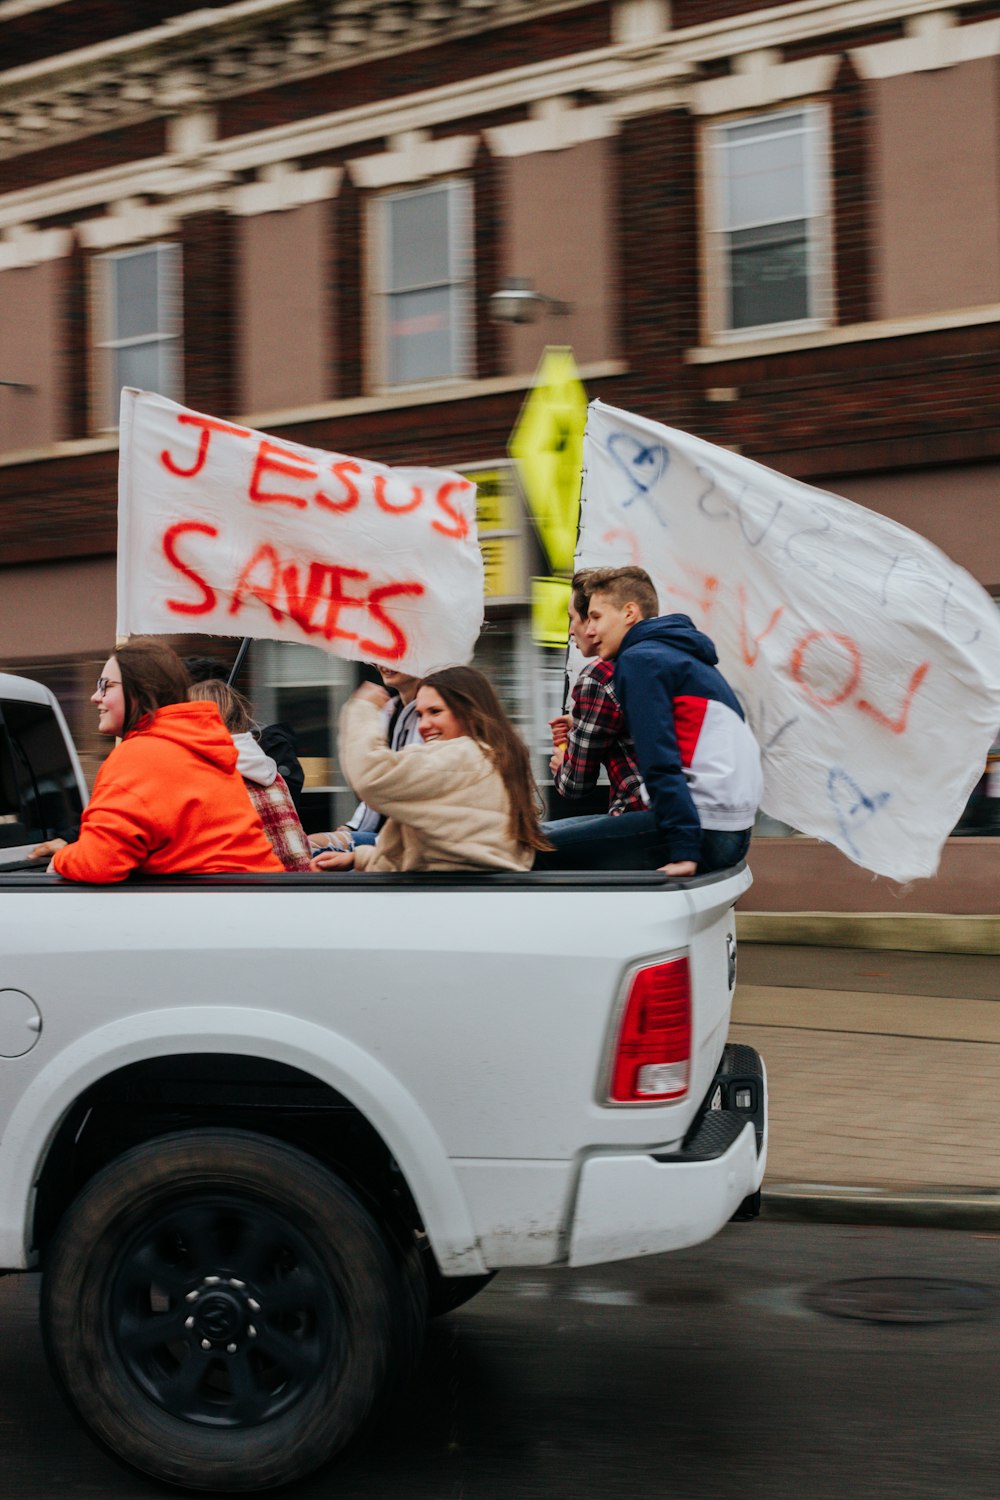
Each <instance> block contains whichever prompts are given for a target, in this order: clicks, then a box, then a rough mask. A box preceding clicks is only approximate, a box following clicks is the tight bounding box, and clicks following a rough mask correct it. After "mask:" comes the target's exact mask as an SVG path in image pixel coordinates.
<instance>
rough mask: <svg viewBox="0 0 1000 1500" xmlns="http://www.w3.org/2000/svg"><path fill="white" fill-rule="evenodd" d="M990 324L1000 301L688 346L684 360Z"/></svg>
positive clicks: (725, 358) (999, 312) (728, 360)
mask: <svg viewBox="0 0 1000 1500" xmlns="http://www.w3.org/2000/svg"><path fill="white" fill-rule="evenodd" d="M989 323H1000V302H995V303H988V304H986V305H985V306H983V307H965V308H958V309H956V310H954V311H952V312H945V313H920V314H915V315H914V316H913V317H907V318H883V319H879V320H877V321H874V322H871V323H847V324H843V325H842V326H841V327H839V328H821V329H813V330H811V331H810V332H808V333H787V334H777V335H775V336H774V337H772V338H748V339H743V340H737V339H734V340H733V341H732V342H731V343H726V344H722V343H720V344H710V345H703V346H701V347H699V348H694V349H687V350H685V352H684V359H685V362H686V363H687V364H689V365H719V364H735V363H736V362H737V361H739V360H741V359H764V358H766V357H767V356H769V355H774V354H795V353H797V352H799V351H800V350H803V349H832V348H836V347H837V346H838V345H842V344H865V343H868V342H870V341H871V340H873V339H900V338H908V337H911V336H913V335H915V334H921V333H947V332H951V331H953V330H955V329H959V328H977V327H981V326H983V325H984V324H989Z"/></svg>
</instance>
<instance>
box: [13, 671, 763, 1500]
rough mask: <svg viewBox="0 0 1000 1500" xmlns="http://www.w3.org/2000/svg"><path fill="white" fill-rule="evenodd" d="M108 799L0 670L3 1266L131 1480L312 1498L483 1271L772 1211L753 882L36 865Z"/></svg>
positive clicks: (590, 1258) (35, 702)
mask: <svg viewBox="0 0 1000 1500" xmlns="http://www.w3.org/2000/svg"><path fill="white" fill-rule="evenodd" d="M85 795H86V793H85V789H84V786H83V782H82V778H81V776H80V768H79V764H78V762H77V759H76V756H75V753H74V751H73V748H72V745H71V743H70V741H69V738H68V735H67V733H66V729H65V723H64V721H63V719H62V715H61V714H60V713H59V710H58V707H57V705H56V702H55V699H54V698H53V697H52V695H51V694H50V693H49V692H48V691H47V690H46V689H45V688H43V687H40V686H39V685H38V684H36V683H30V682H27V681H25V680H23V679H18V678H13V677H9V676H2V675H0V1268H4V1269H5V1270H6V1271H11V1272H14V1271H22V1272H23V1271H30V1270H38V1269H40V1270H41V1271H43V1272H44V1276H43V1282H42V1316H43V1327H44V1335H45V1340H46V1346H47V1349H48V1352H49V1357H50V1360H51V1363H52V1367H53V1369H54V1371H55V1373H56V1376H57V1378H58V1380H59V1383H60V1385H61V1386H62V1388H63V1390H64V1392H65V1393H66V1395H67V1397H68V1399H69V1401H70V1402H71V1404H72V1405H73V1406H74V1407H75V1408H76V1411H77V1412H78V1414H79V1415H80V1416H81V1417H82V1419H83V1421H84V1422H85V1423H86V1424H87V1426H88V1427H89V1429H90V1430H91V1432H92V1433H93V1434H94V1435H95V1436H96V1437H97V1438H98V1439H99V1440H100V1441H101V1442H102V1443H104V1444H105V1445H106V1446H107V1447H109V1448H110V1449H111V1450H113V1452H115V1453H116V1454H117V1455H118V1456H119V1457H121V1458H123V1459H124V1460H126V1461H127V1462H128V1463H130V1464H132V1465H134V1466H136V1467H137V1468H139V1469H140V1470H143V1471H145V1472H146V1473H148V1474H151V1475H154V1476H156V1477H157V1478H159V1479H162V1480H165V1481H167V1482H169V1483H172V1484H174V1485H178V1486H182V1487H188V1488H193V1489H199V1490H214V1491H221V1492H246V1491H253V1490H257V1489H265V1488H270V1487H272V1486H275V1485H278V1484H283V1483H287V1482H289V1481H291V1480H293V1479H295V1478H297V1477H299V1476H301V1475H303V1474H306V1473H308V1472H309V1471H311V1470H312V1469H314V1468H316V1467H317V1466H318V1465H320V1464H321V1463H323V1462H325V1461H326V1460H327V1459H328V1458H330V1456H331V1455H332V1454H333V1453H335V1452H336V1451H337V1450H338V1449H339V1448H340V1447H341V1446H342V1445H343V1444H344V1443H345V1442H346V1441H347V1440H348V1439H349V1438H350V1437H351V1436H352V1434H354V1433H355V1431H356V1430H357V1429H358V1428H359V1426H360V1425H361V1424H362V1423H363V1422H364V1421H365V1420H366V1419H367V1418H368V1416H369V1413H370V1412H372V1411H373V1410H374V1409H375V1408H376V1406H377V1404H378V1402H379V1399H380V1398H381V1397H382V1396H383V1395H384V1394H385V1392H386V1390H387V1389H388V1388H389V1387H390V1386H394V1385H395V1386H398V1383H399V1380H400V1379H401V1378H405V1377H406V1375H407V1374H408V1373H409V1371H410V1370H411V1369H412V1367H413V1364H414V1361H415V1359H416V1358H417V1356H418V1354H419V1349H420V1343H421V1338H422V1333H423V1328H424V1324H425V1319H426V1317H427V1314H428V1310H430V1311H432V1312H433V1311H444V1310H448V1309H449V1308H454V1307H456V1306H458V1305H459V1304H460V1303H461V1302H462V1301H464V1300H465V1299H466V1298H467V1297H469V1296H471V1295H472V1294H473V1292H475V1291H477V1290H479V1289H480V1287H482V1286H483V1285H485V1283H486V1281H487V1280H489V1277H490V1276H491V1274H492V1273H493V1272H495V1271H497V1270H500V1269H502V1268H504V1267H509V1266H532V1267H541V1266H556V1265H570V1266H582V1265H589V1264H594V1263H596V1262H599V1261H609V1260H616V1259H620V1258H625V1257H629V1256H636V1255H649V1254H656V1253H659V1252H661V1251H666V1250H675V1249H679V1248H681V1247H683V1246H687V1245H693V1244H696V1243H698V1242H699V1241H702V1240H706V1239H708V1238H709V1237H710V1236H711V1235H713V1234H715V1233H716V1231H717V1230H719V1229H720V1228H721V1227H722V1226H723V1225H724V1224H725V1223H726V1222H727V1221H728V1220H729V1219H731V1218H733V1217H734V1216H743V1217H752V1216H753V1215H754V1213H755V1212H756V1209H757V1206H758V1205H759V1189H760V1184H761V1179H762V1177H763V1174H764V1163H765V1157H766V1150H767V1087H766V1080H765V1073H764V1068H763V1065H762V1063H761V1060H760V1058H759V1056H758V1055H757V1053H756V1052H754V1051H753V1050H752V1049H751V1048H749V1047H742V1046H736V1047H733V1046H727V1044H726V1036H727V1031H728V1027H729V1015H730V1008H731V1003H732V997H733V986H734V983H735V977H736V940H735V931H734V919H733V903H734V902H735V901H736V899H737V897H738V896H739V895H740V894H741V893H742V892H743V891H744V890H746V888H747V886H748V885H749V883H750V875H749V873H748V871H747V870H746V868H745V867H744V866H742V865H741V866H740V867H738V868H736V869H734V870H731V871H727V872H724V873H722V874H720V875H715V876H708V877H705V878H703V879H694V880H689V881H686V882H676V881H674V882H672V881H670V880H668V879H666V878H665V877H662V876H660V875H657V874H636V875H628V874H625V875H596V874H595V875H580V874H567V875H559V874H537V875H532V874H528V875H512V874H492V873H485V872H484V873H482V874H480V873H478V872H477V873H473V874H456V875H454V876H452V875H416V876H378V875H370V876H369V875H366V876H363V877H362V876H354V875H339V876H329V875H327V876H323V875H273V876H206V877H199V878H191V877H188V878H174V879H170V880H168V879H157V880H142V879H138V878H136V879H132V880H130V881H128V882H126V883H125V884H124V885H120V886H114V887H109V886H104V887H99V886H98V887H95V886H89V887H88V886H79V885H72V884H68V883H66V882H64V881H61V880H60V879H59V878H58V877H57V876H49V875H46V874H44V873H41V872H40V871H37V870H35V871H32V870H27V869H23V868H22V867H21V863H22V861H23V860H24V858H25V856H26V854H27V852H28V850H29V849H30V847H31V846H32V845H33V844H34V843H35V842H36V841H37V840H39V839H41V838H43V837H45V836H46V835H48V834H50V833H52V832H53V831H55V830H56V829H58V827H60V826H61V825H63V824H66V823H68V822H71V821H72V819H73V817H74V816H75V815H77V814H78V811H79V807H80V804H81V800H82V799H83V798H85ZM43 868H44V867H43Z"/></svg>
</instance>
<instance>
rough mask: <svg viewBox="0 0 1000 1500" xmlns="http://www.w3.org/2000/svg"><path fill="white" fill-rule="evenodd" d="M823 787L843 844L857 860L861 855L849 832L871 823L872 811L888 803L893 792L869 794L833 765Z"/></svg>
mask: <svg viewBox="0 0 1000 1500" xmlns="http://www.w3.org/2000/svg"><path fill="white" fill-rule="evenodd" d="M826 789H827V792H828V793H829V796H830V805H831V807H832V808H833V815H834V817H835V818H836V820H837V827H838V828H839V829H840V832H841V833H842V835H843V838H844V843H845V844H846V845H847V847H848V849H849V850H850V851H851V853H852V854H853V855H854V857H855V858H856V859H860V858H861V855H860V852H859V851H858V848H857V845H856V844H855V842H854V839H853V837H852V834H853V833H854V832H856V831H857V830H858V829H860V828H863V827H864V826H865V824H866V823H870V822H871V820H872V818H874V816H875V814H876V813H877V812H879V810H880V809H881V808H882V807H884V806H885V804H886V803H887V802H888V800H889V798H890V797H891V796H892V793H891V792H875V793H873V795H872V796H870V797H869V796H868V794H867V792H863V791H862V790H861V788H860V787H859V786H858V783H857V782H856V781H855V780H854V777H853V776H849V775H848V773H847V772H846V771H841V770H839V769H838V768H837V767H836V766H834V767H833V769H832V770H831V771H830V774H829V776H828V777H827V782H826Z"/></svg>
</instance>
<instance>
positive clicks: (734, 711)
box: [38, 567, 761, 882]
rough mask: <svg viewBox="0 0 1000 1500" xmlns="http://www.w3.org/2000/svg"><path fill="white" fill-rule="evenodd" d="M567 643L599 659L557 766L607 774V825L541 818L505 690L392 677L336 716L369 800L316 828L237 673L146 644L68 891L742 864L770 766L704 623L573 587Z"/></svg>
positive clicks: (110, 680)
mask: <svg viewBox="0 0 1000 1500" xmlns="http://www.w3.org/2000/svg"><path fill="white" fill-rule="evenodd" d="M570 629H571V633H572V636H573V639H574V640H575V642H576V644H577V646H578V648H579V649H580V651H581V653H582V654H583V656H584V657H586V658H588V660H587V663H586V665H585V667H584V669H583V671H582V672H581V674H580V676H579V678H578V679H577V682H576V685H575V687H574V689H573V695H572V712H571V713H569V714H564V715H560V716H559V717H558V718H556V719H555V720H553V721H552V724H551V729H552V735H553V745H554V748H553V756H552V762H551V766H552V770H553V772H554V773H555V785H556V788H557V790H558V791H559V792H561V793H562V795H563V796H564V797H574V796H582V795H583V794H585V793H587V792H590V791H591V790H593V788H594V787H595V786H596V784H597V780H598V776H599V774H600V772H601V769H602V767H603V768H604V769H605V770H606V771H607V775H608V780H609V783H610V803H609V808H608V812H607V813H606V814H602V815H599V816H596V817H582V818H564V819H560V820H558V821H555V822H543V821H542V820H541V801H540V797H539V793H538V790H537V787H536V785H535V782H534V778H533V776H532V773H531V765H530V760H529V756H528V752H527V749H526V748H525V745H524V742H523V741H522V739H521V737H520V736H519V734H518V733H517V730H516V729H515V728H514V725H513V724H512V723H511V721H510V719H509V718H508V716H507V714H506V713H505V711H504V709H503V707H502V705H501V703H500V701H499V699H498V698H497V695H496V693H495V691H494V689H493V686H492V684H491V683H490V682H489V680H488V678H486V677H485V676H483V674H482V673H481V672H479V671H477V670H476V669H475V668H473V667H465V666H455V667H445V668H443V669H442V670H441V671H437V672H433V673H431V674H430V675H429V676H427V677H424V678H422V679H417V678H414V677H410V676H406V675H405V674H403V673H401V672H397V671H395V670H394V669H392V668H389V667H384V668H380V671H381V675H382V679H383V683H384V686H379V685H377V684H375V683H372V682H365V683H362V685H361V686H360V687H359V688H358V689H357V691H356V692H355V693H354V695H353V696H352V697H351V698H350V700H349V701H348V703H347V704H346V705H345V707H344V709H343V712H342V714H341V720H340V760H341V765H342V767H343V770H344V774H345V776H346V778H347V780H348V782H349V783H350V784H351V785H352V786H353V787H354V789H355V792H356V793H357V795H358V796H359V797H361V798H362V799H363V800H362V802H361V803H360V805H359V806H358V808H357V809H356V811H355V813H354V815H353V816H352V817H351V819H350V820H349V821H348V822H347V823H346V824H344V825H343V826H342V827H341V828H338V829H335V830H333V831H332V832H330V833H322V834H313V835H312V836H311V838H310V837H309V836H307V835H306V834H305V832H304V831H303V828H302V825H301V823H300V821H299V818H298V813H297V812H296V809H295V805H294V802H293V800H292V796H291V794H290V792H289V788H288V786H287V784H286V782H285V780H284V778H283V777H282V775H281V773H280V771H279V769H278V766H277V764H276V762H275V760H274V759H273V758H272V757H271V756H269V755H268V754H267V753H266V752H265V751H264V749H263V748H262V747H261V745H260V743H259V742H258V739H257V737H256V736H255V734H254V730H253V723H252V719H251V716H250V709H249V705H248V704H247V702H246V699H244V698H243V697H242V696H241V695H240V694H239V693H237V692H236V691H235V689H233V688H232V687H230V686H229V685H228V684H227V683H225V682H223V681H221V680H220V679H211V678H210V679H208V680H202V681H199V682H195V683H192V681H191V677H190V675H189V673H188V670H187V668H186V667H185V664H184V662H183V661H182V660H181V658H180V657H179V656H178V655H177V654H176V653H175V652H174V651H173V650H172V649H171V648H170V647H169V646H167V645H165V644H164V643H162V642H160V641H156V640H136V641H133V642H130V643H128V644H126V645H124V646H121V647H118V648H117V649H116V650H115V652H114V653H113V654H112V655H111V656H110V657H109V658H108V661H107V663H106V664H105V666H104V669H103V671H102V673H101V676H100V678H99V679H98V683H97V689H96V691H95V693H94V695H93V699H92V701H93V702H94V703H95V704H96V705H97V708H98V729H99V731H100V733H101V734H105V735H109V736H111V737H114V738H115V739H116V740H118V743H117V744H116V746H115V748H114V749H113V750H112V751H111V753H110V755H109V756H108V757H107V759H106V760H105V762H104V764H103V765H102V767H101V769H100V771H99V772H98V774H97V778H96V780H95V782H94V789H93V793H92V795H91V798H90V802H89V803H88V805H87V808H86V810H85V812H84V814H83V818H82V821H81V824H80V829H79V834H78V836H77V837H76V838H75V839H73V840H72V841H68V842H67V841H63V840H52V841H50V842H49V843H48V844H46V845H42V846H39V851H38V852H39V853H49V854H51V862H50V866H49V868H50V869H51V870H53V871H55V872H56V873H57V874H59V875H61V876H63V877H64V878H65V879H67V880H78V881H90V882H106V881H118V880H123V879H125V878H126V876H128V875H129V874H131V873H132V872H133V871H135V870H142V871H144V872H145V873H147V874H149V875H165V874H212V873H233V872H244V871H257V872H268V871H271V872H276V873H277V872H281V871H285V870H314V871H336V870H348V869H354V870H358V871H379V872H381V871H420V870H456V869H484V870H511V871H525V870H529V869H531V868H535V869H550V870H558V869H573V870H657V869H659V870H662V871H663V872H664V873H666V874H668V875H672V876H691V875H695V874H705V873H709V872H711V871H714V870H719V869H724V868H727V867H729V866H731V865H734V864H736V863H738V862H739V860H740V859H742V858H743V856H744V855H745V854H746V851H747V848H748V846H749V842H750V829H751V825H752V823H753V819H754V814H755V812H756V809H757V804H758V802H759V799H760V790H761V768H760V752H759V749H758V747H757V744H756V741H755V740H754V738H753V735H752V733H751V732H750V730H749V728H748V726H747V724H746V722H745V720H744V717H743V713H742V710H741V709H740V706H739V703H738V701H737V699H736V697H735V695H734V693H733V691H732V689H731V688H730V687H729V685H728V683H727V682H726V680H725V678H724V677H723V676H722V674H721V673H720V672H719V670H718V667H717V665H716V663H717V656H716V653H715V648H714V646H713V645H712V642H711V641H710V640H709V638H708V637H707V636H706V635H704V634H703V633H702V632H701V631H699V630H697V629H696V628H695V626H694V625H693V624H692V622H691V620H690V619H689V618H688V617H687V616H686V615H680V614H672V615H659V614H658V601H657V597H656V591H655V589H654V587H653V584H652V582H651V580H650V578H649V576H648V574H646V573H645V572H644V571H643V570H642V569H641V568H636V567H626V568H601V569H590V570H586V571H584V572H581V573H578V574H577V575H576V577H575V578H574V579H573V591H572V602H571V608H570Z"/></svg>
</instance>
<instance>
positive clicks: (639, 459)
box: [608, 432, 670, 526]
mask: <svg viewBox="0 0 1000 1500" xmlns="http://www.w3.org/2000/svg"><path fill="white" fill-rule="evenodd" d="M608 452H609V453H610V454H611V457H612V458H613V459H614V461H615V464H616V465H617V467H618V468H619V469H620V470H621V472H622V473H623V474H624V475H625V478H626V479H627V480H628V482H629V486H630V493H629V495H628V496H627V498H626V499H625V500H623V501H622V508H623V509H625V508H627V507H628V506H629V505H631V504H633V502H634V501H636V500H648V501H649V505H650V509H651V510H652V512H653V514H654V516H655V517H656V519H657V520H658V521H659V523H660V525H661V526H666V524H667V520H666V517H665V516H662V515H661V514H660V511H659V506H658V503H657V501H656V500H655V499H654V498H653V494H652V491H654V490H655V489H656V486H657V485H658V484H659V482H660V480H661V479H662V478H663V476H664V474H665V473H666V472H667V470H668V468H669V467H670V449H669V448H664V446H663V445H662V443H640V441H639V439H638V438H634V437H632V436H630V434H629V433H627V432H613V433H612V434H611V436H610V437H609V438H608Z"/></svg>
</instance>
